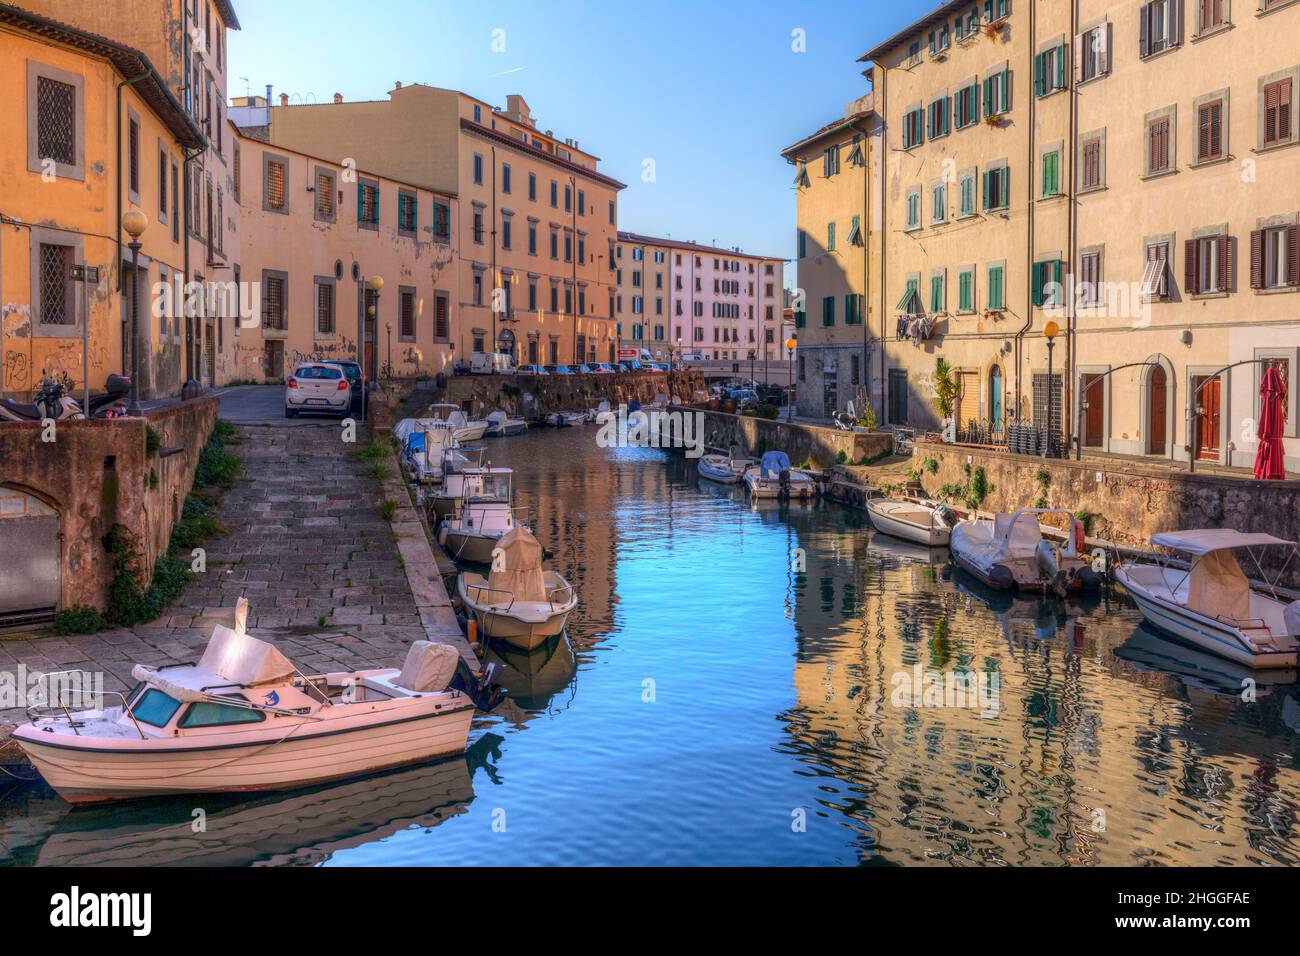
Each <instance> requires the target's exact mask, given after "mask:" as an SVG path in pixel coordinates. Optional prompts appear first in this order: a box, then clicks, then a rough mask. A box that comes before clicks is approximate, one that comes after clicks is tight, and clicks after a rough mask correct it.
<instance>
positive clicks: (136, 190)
mask: <svg viewBox="0 0 1300 956" xmlns="http://www.w3.org/2000/svg"><path fill="white" fill-rule="evenodd" d="M126 172H127V180H126V181H127V189H128V191H129V193H130V196H131V199H132V200H133V201H135V202H139V201H140V120H139V119H137V118H136V117H135V116H134V115H132V116H131V118H130V119H129V120H127V124H126Z"/></svg>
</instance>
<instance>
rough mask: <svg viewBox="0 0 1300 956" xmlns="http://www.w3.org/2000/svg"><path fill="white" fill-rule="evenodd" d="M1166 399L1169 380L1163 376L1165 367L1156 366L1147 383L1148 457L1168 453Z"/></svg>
mask: <svg viewBox="0 0 1300 956" xmlns="http://www.w3.org/2000/svg"><path fill="white" fill-rule="evenodd" d="M1168 397H1169V380H1168V378H1167V377H1166V375H1165V367H1164V366H1163V365H1157V366H1156V367H1155V368H1153V369H1152V370H1151V378H1150V379H1149V380H1148V382H1147V423H1148V426H1149V427H1148V428H1147V433H1148V437H1147V454H1148V455H1166V454H1168V452H1169V446H1168V434H1169V423H1168V421H1167V419H1166V416H1167V412H1168Z"/></svg>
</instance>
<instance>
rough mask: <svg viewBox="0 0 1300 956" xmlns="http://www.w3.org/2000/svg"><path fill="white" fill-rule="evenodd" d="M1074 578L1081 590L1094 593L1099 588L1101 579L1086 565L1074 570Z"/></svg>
mask: <svg viewBox="0 0 1300 956" xmlns="http://www.w3.org/2000/svg"><path fill="white" fill-rule="evenodd" d="M1074 577H1075V579H1076V580H1077V581H1078V582H1079V584H1080V585H1081V586H1082V587H1083V588H1085V589H1087V590H1089V591H1095V590H1096V589H1097V588H1099V587H1101V578H1100V577H1098V575H1097V572H1096V571H1094V570H1093V569H1092V568H1090V567H1088V566H1087V565H1086V564H1085V565H1084V566H1083V567H1081V568H1075V569H1074Z"/></svg>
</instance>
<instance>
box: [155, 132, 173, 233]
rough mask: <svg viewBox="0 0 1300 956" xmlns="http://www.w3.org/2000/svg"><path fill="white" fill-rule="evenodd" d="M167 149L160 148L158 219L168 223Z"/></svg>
mask: <svg viewBox="0 0 1300 956" xmlns="http://www.w3.org/2000/svg"><path fill="white" fill-rule="evenodd" d="M170 161H171V160H170V157H169V156H168V155H167V150H165V149H163V148H162V147H161V145H160V146H159V148H158V221H159V222H161V223H163V224H164V225H166V223H167V209H168V206H167V169H168V165H169V163H170Z"/></svg>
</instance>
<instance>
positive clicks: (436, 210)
mask: <svg viewBox="0 0 1300 956" xmlns="http://www.w3.org/2000/svg"><path fill="white" fill-rule="evenodd" d="M433 238H435V239H450V238H451V206H449V205H447V204H446V203H444V202H435V203H434V204H433Z"/></svg>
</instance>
